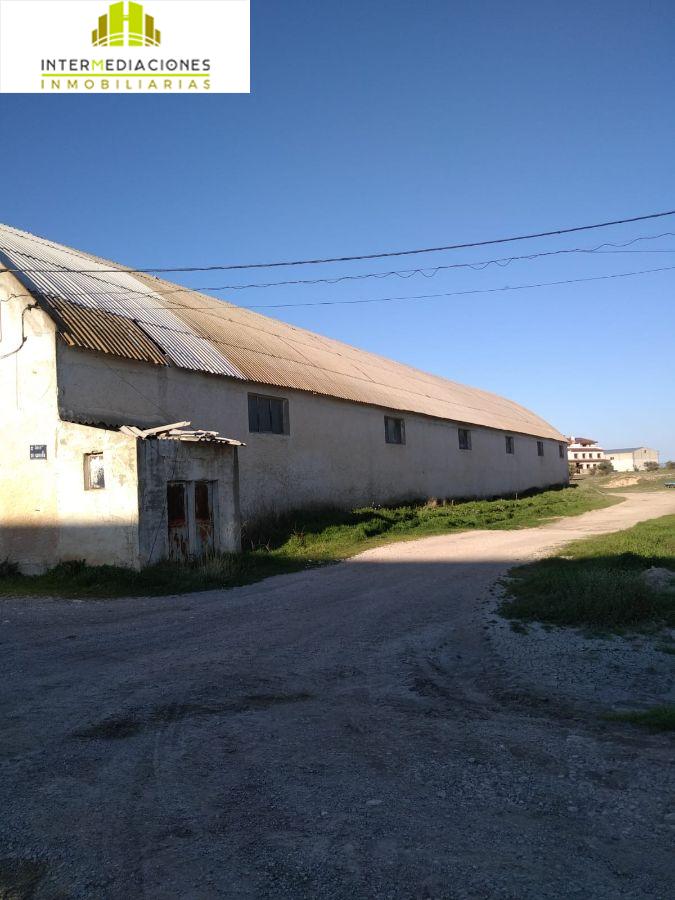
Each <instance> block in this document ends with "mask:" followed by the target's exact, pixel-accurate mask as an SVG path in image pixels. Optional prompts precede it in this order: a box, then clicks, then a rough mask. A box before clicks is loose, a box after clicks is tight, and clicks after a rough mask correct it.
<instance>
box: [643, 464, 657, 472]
mask: <svg viewBox="0 0 675 900" xmlns="http://www.w3.org/2000/svg"><path fill="white" fill-rule="evenodd" d="M658 468H659V464H658V463H657V462H646V463H645V465H644V470H645V472H656V470H657V469H658Z"/></svg>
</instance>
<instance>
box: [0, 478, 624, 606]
mask: <svg viewBox="0 0 675 900" xmlns="http://www.w3.org/2000/svg"><path fill="white" fill-rule="evenodd" d="M616 502H619V501H618V499H616V498H612V497H608V496H607V495H604V494H602V493H600V492H597V491H591V490H584V491H580V490H578V489H576V488H562V489H559V490H551V491H544V492H541V493H538V494H532V495H531V496H524V497H521V498H519V499H510V500H506V499H504V500H473V501H466V502H447V503H437V504H434V503H424V504H409V505H406V506H397V507H395V508H385V507H381V508H376V507H367V508H363V509H355V510H351V511H339V510H335V509H323V510H317V511H312V512H308V511H304V512H297V513H294V514H290V515H286V516H283V517H280V518H277V519H274V520H268V521H267V522H262V523H258V524H257V525H256V526H255V527H253V528H249V529H248V530H247V532H246V533H245V534H244V542H243V546H244V552H243V553H242V554H241V555H228V556H219V557H216V558H215V559H212V560H207V561H205V562H203V563H196V564H194V565H178V564H175V563H169V562H163V563H159V564H157V565H154V566H150V567H148V568H147V569H144V570H143V571H141V572H134V571H132V570H130V569H123V568H116V567H113V566H85V565H84V564H83V563H81V562H69V563H68V562H67V563H62V564H61V565H59V566H56V567H55V568H54V569H51V570H50V571H49V572H47V573H46V574H44V575H37V576H20V575H17V574H16V572H14V571H13V570H12V567H11V566H7V565H5V566H4V568H3V565H2V563H0V596H49V597H92V598H94V597H101V598H102V597H122V596H144V595H161V594H176V593H185V592H188V591H199V590H208V589H211V588H223V587H233V586H235V585H240V584H247V583H249V582H252V581H258V580H260V579H262V578H266V577H267V576H269V575H277V574H282V573H286V572H294V571H298V570H300V569H306V568H310V567H312V566H319V565H325V564H327V563H331V562H336V561H338V560H341V559H345V558H346V557H348V556H353V555H354V554H355V553H359V552H360V551H362V550H366V549H367V548H369V547H375V546H378V545H380V544H384V543H390V542H392V541H401V540H410V539H414V538H422V537H429V536H431V535H437V534H449V533H452V532H458V531H466V530H469V529H475V528H490V529H511V528H523V527H527V526H532V525H540V524H542V523H544V522H547V521H550V520H551V519H554V518H556V517H558V516H575V515H579V514H580V513H584V512H587V511H589V510H592V509H600V508H603V507H605V506H610V505H612V504H613V503H616ZM3 573H4V574H3Z"/></svg>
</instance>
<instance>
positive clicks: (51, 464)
mask: <svg viewBox="0 0 675 900" xmlns="http://www.w3.org/2000/svg"><path fill="white" fill-rule="evenodd" d="M6 277H7V276H4V278H6ZM15 293H17V291H16V289H14V290H7V286H6V283H5V282H3V280H2V279H1V278H0V298H2V302H0V327H1V328H2V338H1V339H0V417H1V418H0V420H1V421H2V429H3V436H4V437H5V440H4V441H3V449H2V454H0V560H2V559H10V560H12V561H13V562H18V563H19V564H20V565H21V567H22V569H23V571H26V572H31V571H40V570H41V569H43V568H45V566H47V565H53V564H54V563H55V562H58V561H60V560H64V559H84V558H86V559H87V561H89V562H91V563H100V562H108V563H116V564H124V565H128V564H132V563H133V562H134V561H135V560H136V559H137V557H138V535H137V509H138V502H137V496H138V491H137V487H136V449H135V441H134V440H133V439H129V438H126V437H125V436H124V435H119V434H116V433H111V432H105V431H102V430H101V429H97V428H89V427H86V426H82V425H75V424H72V423H69V422H62V421H61V420H60V418H59V415H58V408H57V385H56V357H55V330H54V326H53V324H52V322H51V320H50V319H49V318H48V316H46V315H45V314H44V313H42V312H41V311H40V310H35V309H33V310H30V311H28V312H26V313H25V314H24V315H23V334H24V336H25V338H26V340H25V343H24V344H23V346H22V347H21V349H20V350H19V349H18V348H19V347H20V345H21V341H22V324H21V319H22V312H23V310H24V308H25V307H26V306H27V305H29V304H30V298H25V297H20V296H19V297H16V298H15V299H9V298H10V297H11V296H12V294H15ZM15 350H18V352H13V351H15ZM31 445H36V446H37V445H40V446H44V447H46V456H47V458H46V459H31V456H30V448H31ZM113 451H114V452H113ZM95 452H103V453H104V455H105V456H106V490H104V491H85V490H84V472H83V458H84V454H85V453H95Z"/></svg>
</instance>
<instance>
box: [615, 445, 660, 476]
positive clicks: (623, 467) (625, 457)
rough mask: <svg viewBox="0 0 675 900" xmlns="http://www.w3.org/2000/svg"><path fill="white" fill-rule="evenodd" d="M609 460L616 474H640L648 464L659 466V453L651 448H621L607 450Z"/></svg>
mask: <svg viewBox="0 0 675 900" xmlns="http://www.w3.org/2000/svg"><path fill="white" fill-rule="evenodd" d="M607 458H608V459H609V461H610V462H611V463H612V465H613V466H614V470H615V471H616V472H639V471H640V470H641V469H644V468H645V466H646V465H647V463H653V464H655V465H657V466H658V464H659V451H658V450H653V449H652V448H651V447H621V448H619V449H618V450H607Z"/></svg>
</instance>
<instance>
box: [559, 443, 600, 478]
mask: <svg viewBox="0 0 675 900" xmlns="http://www.w3.org/2000/svg"><path fill="white" fill-rule="evenodd" d="M568 441H569V443H568V446H567V460H568V462H570V463H572V465H573V466H574V469H575V470H576V471H577V472H578V473H579V474H580V475H590V474H591V473H592V472H593V470H594V469H596V468H597V467H598V466H599V465H600V463H601V462H604V461H605V460H606V459H607V455H606V453H605V451H604V450H603V449H602V447H601V446H600V445H599V444H598V442H597V441H596V440H595V438H585V437H570V438H568Z"/></svg>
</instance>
